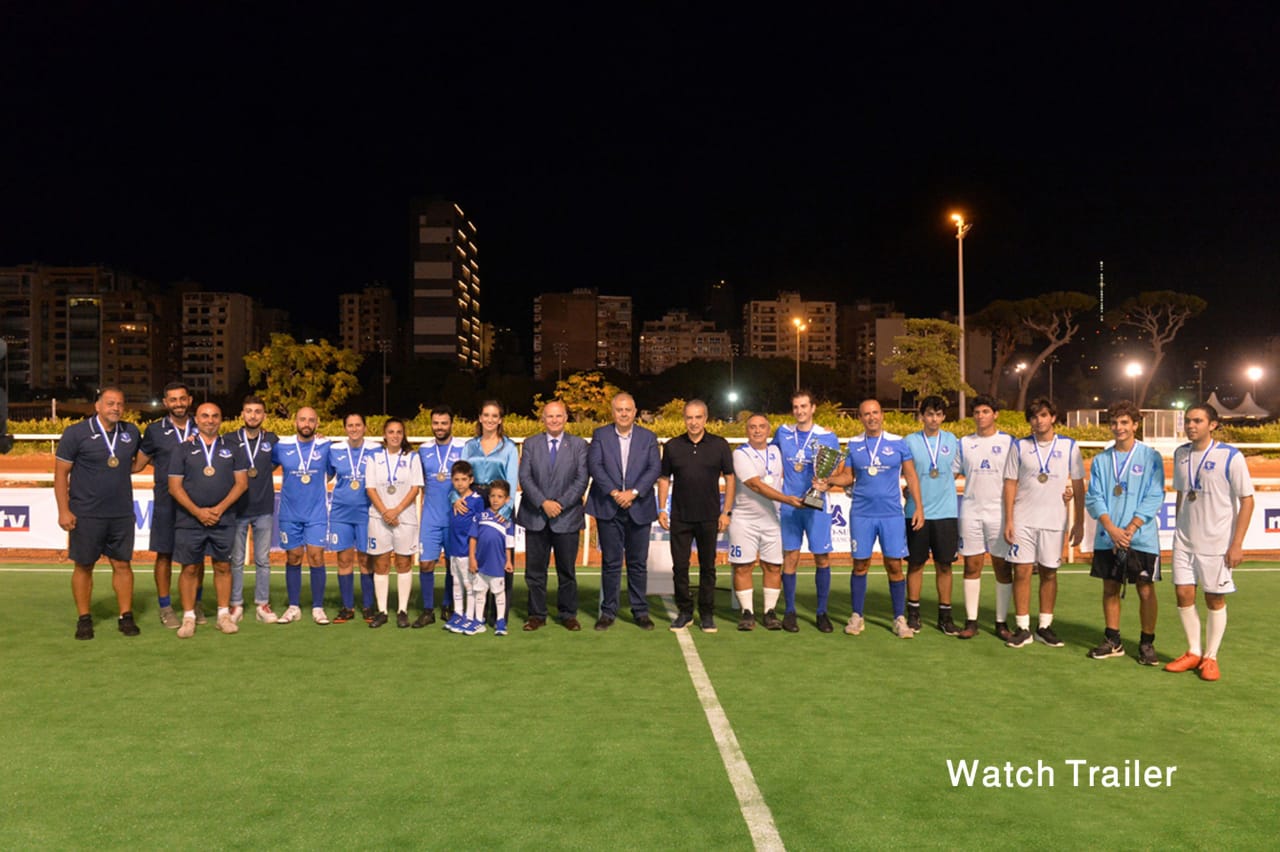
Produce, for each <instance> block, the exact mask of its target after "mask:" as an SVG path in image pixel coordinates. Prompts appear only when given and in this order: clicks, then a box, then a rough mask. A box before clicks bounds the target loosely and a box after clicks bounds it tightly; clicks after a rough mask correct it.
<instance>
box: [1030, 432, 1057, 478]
mask: <svg viewBox="0 0 1280 852" xmlns="http://www.w3.org/2000/svg"><path fill="white" fill-rule="evenodd" d="M1031 444H1032V446H1034V447H1035V449H1036V463H1037V464H1039V465H1040V472H1041V473H1043V474H1044V475H1045V476H1048V475H1049V463H1048V462H1046V461H1045V460H1044V458H1043V457H1041V455H1040V442H1039V441H1037V440H1035V438H1034V437H1033V438H1032V441H1031ZM1056 446H1058V436H1057V435H1054V436H1053V443H1052V444H1050V445H1049V458H1050V459H1052V458H1053V450H1054V447H1056Z"/></svg>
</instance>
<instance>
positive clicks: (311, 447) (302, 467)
mask: <svg viewBox="0 0 1280 852" xmlns="http://www.w3.org/2000/svg"><path fill="white" fill-rule="evenodd" d="M315 457H316V442H315V441H314V440H312V442H311V443H310V444H308V445H307V458H306V460H303V458H302V443H301V442H299V443H298V470H299V471H300V472H301V473H302V474H304V475H306V474H309V473H311V470H310V468H311V461H312V459H314V458H315Z"/></svg>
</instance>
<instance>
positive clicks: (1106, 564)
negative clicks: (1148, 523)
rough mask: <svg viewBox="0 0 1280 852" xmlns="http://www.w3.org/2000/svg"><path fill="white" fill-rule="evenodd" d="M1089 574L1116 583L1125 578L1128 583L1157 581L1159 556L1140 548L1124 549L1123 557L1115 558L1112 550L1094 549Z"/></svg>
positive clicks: (1158, 578)
mask: <svg viewBox="0 0 1280 852" xmlns="http://www.w3.org/2000/svg"><path fill="white" fill-rule="evenodd" d="M1121 563H1123V564H1121ZM1089 576H1090V577H1097V578H1098V579H1100V580H1111V581H1113V582H1116V583H1123V582H1125V580H1126V579H1127V580H1128V581H1129V582H1130V583H1158V582H1159V581H1160V556H1159V555H1158V554H1155V553H1144V552H1142V551H1141V550H1126V551H1125V558H1124V559H1123V560H1117V559H1116V552H1115V551H1114V550H1095V551H1094V552H1093V566H1092V567H1091V568H1090V569H1089Z"/></svg>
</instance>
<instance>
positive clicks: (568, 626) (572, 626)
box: [560, 615, 582, 633]
mask: <svg viewBox="0 0 1280 852" xmlns="http://www.w3.org/2000/svg"><path fill="white" fill-rule="evenodd" d="M560 623H561V624H562V625H564V629H565V630H568V631H571V632H573V633H577V632H578V631H579V630H581V629H582V625H581V624H579V623H578V619H577V618H576V617H575V616H572V615H571V616H569V617H568V618H565V619H561V621H560Z"/></svg>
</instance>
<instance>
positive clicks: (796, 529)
mask: <svg viewBox="0 0 1280 852" xmlns="http://www.w3.org/2000/svg"><path fill="white" fill-rule="evenodd" d="M781 519H782V549H783V550H799V549H800V545H801V544H802V543H803V542H804V539H805V538H806V537H807V538H808V539H809V552H810V553H830V552H831V550H832V547H831V515H830V514H829V513H828V512H827V511H826V510H823V509H797V508H795V507H793V506H783V507H782V515H781Z"/></svg>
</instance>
